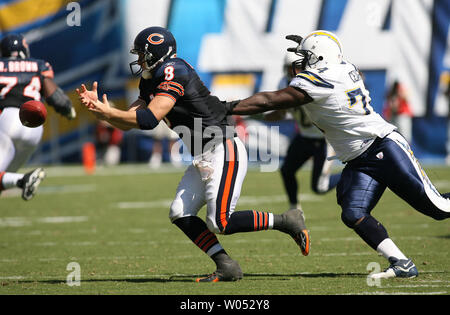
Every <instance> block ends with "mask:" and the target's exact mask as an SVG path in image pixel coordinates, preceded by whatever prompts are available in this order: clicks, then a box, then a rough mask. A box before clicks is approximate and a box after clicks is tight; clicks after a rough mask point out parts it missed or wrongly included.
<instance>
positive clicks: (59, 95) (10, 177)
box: [0, 34, 76, 200]
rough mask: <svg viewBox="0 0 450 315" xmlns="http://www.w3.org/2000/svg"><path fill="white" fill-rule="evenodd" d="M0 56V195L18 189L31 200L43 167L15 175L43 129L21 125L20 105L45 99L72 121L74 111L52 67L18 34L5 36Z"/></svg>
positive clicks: (31, 151)
mask: <svg viewBox="0 0 450 315" xmlns="http://www.w3.org/2000/svg"><path fill="white" fill-rule="evenodd" d="M0 46H1V57H0V192H1V191H2V190H6V189H10V188H14V187H19V188H21V189H22V198H23V199H24V200H30V199H31V198H33V196H34V194H35V193H36V190H37V188H38V186H39V184H40V182H41V181H42V179H43V178H44V177H45V172H44V170H43V169H42V168H37V169H35V170H33V171H31V172H29V173H26V174H20V173H16V172H17V170H18V169H19V168H20V167H22V166H23V165H24V164H25V163H26V162H27V160H28V159H29V157H30V156H31V154H32V153H33V152H34V151H35V149H36V147H37V146H38V144H39V142H40V141H41V137H42V132H43V126H39V127H36V128H29V127H26V126H24V125H22V123H21V122H20V119H19V109H20V106H21V105H22V104H23V103H25V102H27V101H30V100H37V101H40V100H41V98H42V97H44V99H45V101H46V102H47V104H48V105H50V106H52V107H53V108H54V109H55V111H56V112H58V113H59V114H60V115H62V116H64V117H66V118H67V119H73V118H75V116H76V112H75V110H74V108H73V106H72V103H71V101H70V99H69V98H68V97H67V96H66V95H65V94H64V92H63V91H62V90H61V88H59V87H58V86H57V85H56V84H55V82H54V81H53V77H54V73H53V69H52V67H51V65H50V64H49V63H48V62H46V61H44V60H40V59H34V58H31V56H30V51H29V48H28V44H27V42H26V40H25V38H24V37H23V36H22V35H19V34H10V35H7V36H5V37H4V38H3V39H2V41H1V43H0Z"/></svg>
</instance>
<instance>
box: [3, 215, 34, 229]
mask: <svg viewBox="0 0 450 315" xmlns="http://www.w3.org/2000/svg"><path fill="white" fill-rule="evenodd" d="M31 224H32V222H31V220H30V219H28V218H25V217H6V218H0V227H21V226H27V225H31Z"/></svg>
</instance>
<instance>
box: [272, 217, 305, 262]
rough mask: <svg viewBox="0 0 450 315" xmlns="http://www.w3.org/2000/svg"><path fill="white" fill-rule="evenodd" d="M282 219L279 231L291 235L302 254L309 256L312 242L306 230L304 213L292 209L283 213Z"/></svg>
mask: <svg viewBox="0 0 450 315" xmlns="http://www.w3.org/2000/svg"><path fill="white" fill-rule="evenodd" d="M281 217H282V219H283V223H282V226H281V228H280V229H279V230H280V231H282V232H284V233H287V234H289V235H290V236H291V237H292V238H293V239H294V241H295V242H296V243H297V245H298V246H299V247H300V250H301V252H302V254H303V255H304V256H308V255H309V249H310V243H311V241H310V236H309V231H308V230H307V229H306V225H305V216H304V215H303V211H302V210H299V209H291V210H288V211H286V212H285V213H283V214H282V215H281Z"/></svg>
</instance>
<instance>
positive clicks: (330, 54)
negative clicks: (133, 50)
mask: <svg viewBox="0 0 450 315" xmlns="http://www.w3.org/2000/svg"><path fill="white" fill-rule="evenodd" d="M292 38H293V37H292V36H291V37H289V36H288V37H287V39H292ZM294 38H295V35H294ZM298 38H299V39H300V37H298ZM297 42H298V43H299V45H298V46H297V47H296V48H290V49H288V51H291V52H295V53H296V54H297V55H299V59H298V60H297V61H295V62H294V66H300V67H301V69H303V71H301V72H299V73H297V75H296V77H295V78H294V79H293V80H292V81H291V83H290V85H289V87H287V88H285V89H281V90H278V91H274V92H260V93H257V94H255V95H253V96H251V97H249V98H247V99H244V100H242V101H240V102H238V101H236V102H230V103H228V104H227V105H228V106H227V107H228V111H229V112H230V113H232V114H237V115H248V114H256V113H261V112H264V111H268V110H273V109H284V108H290V107H296V106H302V107H303V108H304V109H305V111H306V112H307V113H308V115H309V117H310V118H311V119H312V121H313V122H314V124H315V125H316V126H317V127H318V128H319V129H321V130H322V132H323V133H324V135H325V137H326V139H327V140H328V142H329V143H330V144H331V145H332V146H333V148H334V150H335V151H336V155H337V158H339V159H340V160H341V161H342V162H344V163H346V166H345V168H344V170H343V172H342V175H341V179H340V181H339V183H338V186H337V188H336V189H337V202H338V204H339V205H340V206H341V207H342V220H343V222H344V223H345V224H346V225H347V226H348V227H349V228H351V229H353V230H354V231H355V232H356V233H357V234H358V235H359V236H360V237H361V238H362V239H363V240H364V241H365V242H366V243H367V244H368V245H369V246H370V247H372V248H373V249H374V250H376V251H378V252H379V253H380V254H382V255H383V256H384V257H385V258H386V259H388V261H389V263H390V266H389V267H388V268H387V269H385V270H384V271H383V272H380V273H375V274H372V275H371V277H373V278H391V277H404V278H412V277H416V276H417V275H418V271H417V268H416V266H415V265H414V263H413V262H412V261H411V259H409V258H407V257H406V256H405V255H404V254H403V253H402V252H401V251H400V249H399V248H398V247H397V246H396V245H395V244H394V242H393V241H392V240H391V239H390V238H389V235H388V233H387V231H386V229H385V228H384V227H383V225H382V224H381V223H380V222H378V221H377V220H376V219H375V218H374V217H373V216H372V215H371V211H372V209H373V208H374V207H375V205H376V204H377V202H378V201H379V200H380V198H381V196H382V194H383V193H384V191H385V190H386V188H387V187H388V188H389V189H391V190H392V191H393V192H394V193H395V194H397V195H398V196H399V197H400V198H402V199H403V200H405V201H406V202H407V203H409V204H410V205H411V206H412V207H413V208H414V209H416V210H417V211H419V212H421V213H423V214H425V215H427V216H429V217H431V218H434V219H436V220H443V219H446V218H449V217H450V199H448V197H450V194H444V195H441V194H440V193H439V192H438V191H437V190H436V188H435V187H434V186H433V184H432V183H431V182H430V180H429V179H428V177H427V175H426V174H425V172H424V171H423V169H422V167H421V166H420V165H419V162H418V161H417V159H416V158H415V157H414V155H413V153H412V151H411V149H410V146H409V144H408V142H407V141H406V140H405V139H404V137H403V136H402V135H401V134H399V133H398V132H397V131H396V129H397V128H396V127H395V126H393V125H391V124H389V123H387V122H386V121H385V120H384V119H382V118H381V116H380V115H379V114H377V113H375V112H374V110H373V108H372V107H371V106H370V100H371V99H370V96H369V92H368V91H367V90H366V88H365V86H364V83H363V81H362V79H361V76H360V74H359V72H358V69H357V68H356V67H355V66H354V65H353V64H351V63H349V62H348V61H346V60H344V56H343V50H342V44H341V42H340V41H339V39H338V38H337V37H336V35H335V34H333V33H331V32H327V31H321V30H319V31H315V32H312V33H311V34H309V35H308V36H306V37H305V38H304V39H301V40H298V41H297Z"/></svg>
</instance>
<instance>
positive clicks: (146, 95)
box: [139, 78, 150, 104]
mask: <svg viewBox="0 0 450 315" xmlns="http://www.w3.org/2000/svg"><path fill="white" fill-rule="evenodd" d="M145 85H146V84H145V79H143V78H141V80H140V81H139V99H141V100H144V101H145V103H146V104H148V103H150V94H149V93H148V92H147V89H146V87H145Z"/></svg>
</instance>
